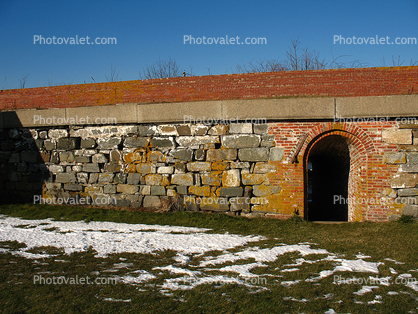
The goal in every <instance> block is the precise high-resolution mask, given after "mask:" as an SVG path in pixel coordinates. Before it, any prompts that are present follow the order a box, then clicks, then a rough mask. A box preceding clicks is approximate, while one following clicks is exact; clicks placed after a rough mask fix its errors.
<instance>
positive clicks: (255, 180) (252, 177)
mask: <svg viewBox="0 0 418 314" xmlns="http://www.w3.org/2000/svg"><path fill="white" fill-rule="evenodd" d="M241 178H242V184H244V185H262V184H268V183H269V178H268V175H267V174H266V173H246V172H242V173H241Z"/></svg>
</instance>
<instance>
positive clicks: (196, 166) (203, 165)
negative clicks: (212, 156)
mask: <svg viewBox="0 0 418 314" xmlns="http://www.w3.org/2000/svg"><path fill="white" fill-rule="evenodd" d="M187 170H189V171H192V172H199V171H210V170H211V163H210V162H205V161H195V162H189V163H188V164H187Z"/></svg>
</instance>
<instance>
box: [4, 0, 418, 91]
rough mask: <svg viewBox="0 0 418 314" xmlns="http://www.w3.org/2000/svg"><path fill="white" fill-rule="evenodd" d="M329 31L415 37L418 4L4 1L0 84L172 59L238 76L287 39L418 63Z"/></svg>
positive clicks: (328, 52)
mask: <svg viewBox="0 0 418 314" xmlns="http://www.w3.org/2000/svg"><path fill="white" fill-rule="evenodd" d="M35 35H40V36H42V37H43V38H48V37H53V36H55V37H56V38H59V37H61V38H67V37H76V36H77V35H78V37H86V36H89V37H90V41H93V40H94V39H95V38H96V37H105V38H108V37H113V38H116V40H117V44H115V45H69V44H67V45H65V44H61V45H58V44H57V45H54V44H50V45H47V44H39V43H37V44H34V36H35ZM184 35H191V36H193V37H194V38H199V37H200V38H201V37H203V36H205V37H207V38H208V37H212V38H217V37H226V36H227V35H228V36H229V37H236V36H239V37H240V40H241V41H242V40H244V39H245V38H246V37H264V38H266V39H267V44H264V45H261V44H260V45H243V44H242V45H231V44H230V45H219V44H218V45H215V44H212V45H203V44H200V45H198V44H195V45H190V44H184V43H183V39H184ZM334 35H341V36H342V37H344V38H349V37H351V38H352V37H353V36H356V37H365V38H367V37H374V38H375V37H376V35H377V36H379V37H386V36H389V37H390V41H391V42H393V41H394V40H395V38H396V37H400V38H408V37H415V38H417V40H418V1H417V0H401V1H396V2H395V1H393V0H392V1H386V0H380V1H368V0H364V1H325V0H317V1H311V0H306V1H305V0H303V1H302V0H295V1H246V0H243V1H242V0H241V1H225V0H223V1H218V0H211V1H174V0H173V1H168V0H165V1H163V0H153V1H107V0H103V1H89V0H84V1H78V0H73V1H56V0H55V1H42V0H39V1H32V0H16V1H15V0H1V1H0V60H1V61H0V89H12V88H19V86H20V83H19V79H22V78H23V77H24V76H26V75H27V83H26V87H38V86H50V85H60V84H81V83H84V82H86V83H91V82H93V79H94V81H95V82H105V81H107V80H106V76H110V72H111V66H113V67H114V69H115V70H116V73H117V74H118V80H136V79H138V78H139V72H140V71H141V70H142V69H143V68H144V67H145V66H147V65H149V64H152V63H154V62H155V61H157V60H158V59H159V58H161V59H167V58H169V57H170V58H172V59H174V60H176V62H177V63H178V64H180V66H181V69H182V70H186V72H187V73H190V72H191V71H193V74H194V75H208V74H209V73H210V74H225V73H235V72H236V65H237V64H243V63H245V62H249V61H251V60H258V59H260V58H261V59H272V58H279V59H285V57H286V50H287V49H288V47H289V46H290V44H291V40H292V39H299V41H300V47H301V48H304V47H307V48H309V49H311V50H316V51H317V52H319V53H320V56H321V57H322V58H324V59H326V60H331V59H332V58H333V57H334V58H335V57H338V56H344V57H341V58H340V59H339V60H340V61H345V62H347V63H349V62H350V61H354V60H359V61H360V62H361V63H362V64H363V65H364V66H383V58H384V59H385V64H386V66H390V65H392V58H393V57H394V58H395V59H398V57H400V59H401V61H403V60H404V61H405V62H404V64H403V65H409V64H410V61H411V60H413V61H418V44H409V45H395V44H393V45H388V44H385V45H383V44H379V45H370V44H364V43H363V44H361V45H360V44H357V45H354V44H350V45H348V44H346V45H342V44H334ZM417 64H418V63H417ZM191 68H192V69H191ZM92 78H93V79H92Z"/></svg>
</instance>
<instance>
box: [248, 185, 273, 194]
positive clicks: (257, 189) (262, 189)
mask: <svg viewBox="0 0 418 314" xmlns="http://www.w3.org/2000/svg"><path fill="white" fill-rule="evenodd" d="M279 192H280V187H279V186H275V185H254V186H253V194H254V195H255V196H267V195H273V194H277V193H279Z"/></svg>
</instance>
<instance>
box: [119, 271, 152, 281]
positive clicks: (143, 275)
mask: <svg viewBox="0 0 418 314" xmlns="http://www.w3.org/2000/svg"><path fill="white" fill-rule="evenodd" d="M136 273H139V275H138V276H135V277H134V276H129V275H126V276H122V277H120V280H121V281H122V282H123V283H125V284H140V283H144V282H147V281H149V280H151V279H155V278H157V277H156V276H154V275H153V274H150V273H149V272H147V271H145V270H140V271H136Z"/></svg>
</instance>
